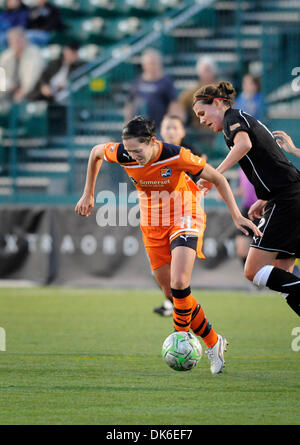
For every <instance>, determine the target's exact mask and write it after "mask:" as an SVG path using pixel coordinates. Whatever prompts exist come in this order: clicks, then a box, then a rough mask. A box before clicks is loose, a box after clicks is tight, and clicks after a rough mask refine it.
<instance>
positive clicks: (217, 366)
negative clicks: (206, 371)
mask: <svg viewBox="0 0 300 445" xmlns="http://www.w3.org/2000/svg"><path fill="white" fill-rule="evenodd" d="M227 345H228V342H227V340H226V338H224V337H222V335H218V341H217V343H216V344H215V346H213V347H211V348H207V349H206V351H205V353H206V354H207V357H208V360H210V371H211V373H212V374H220V372H222V369H223V368H224V366H225V360H224V352H225V351H226V346H227Z"/></svg>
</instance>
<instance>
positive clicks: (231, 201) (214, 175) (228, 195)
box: [200, 164, 262, 236]
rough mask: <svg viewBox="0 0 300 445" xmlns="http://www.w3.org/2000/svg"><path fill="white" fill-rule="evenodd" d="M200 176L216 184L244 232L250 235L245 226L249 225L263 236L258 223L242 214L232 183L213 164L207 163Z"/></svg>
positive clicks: (237, 224)
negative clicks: (231, 186)
mask: <svg viewBox="0 0 300 445" xmlns="http://www.w3.org/2000/svg"><path fill="white" fill-rule="evenodd" d="M200 176H201V178H203V179H205V180H206V181H208V182H211V183H212V184H214V185H215V186H216V188H217V190H218V192H219V193H220V195H221V196H222V198H223V200H224V201H225V203H226V205H227V207H228V210H229V212H230V214H231V217H232V219H233V222H234V224H235V226H236V227H237V228H238V229H239V230H240V231H241V232H243V233H244V234H245V235H248V234H249V233H248V231H247V230H246V229H245V227H248V228H249V229H251V230H252V231H253V233H254V234H255V235H256V236H262V233H261V231H260V230H259V229H258V228H257V227H256V225H255V224H254V223H253V222H252V221H250V220H249V219H247V218H244V217H243V215H242V214H241V212H240V210H239V208H238V206H237V203H236V201H235V198H234V196H233V193H232V190H231V188H230V185H229V183H228V181H227V179H226V178H225V177H224V176H223V175H222V174H221V173H219V172H218V171H217V170H215V169H214V168H213V167H212V166H211V165H209V164H206V165H205V167H204V169H203V170H202V172H201V175H200Z"/></svg>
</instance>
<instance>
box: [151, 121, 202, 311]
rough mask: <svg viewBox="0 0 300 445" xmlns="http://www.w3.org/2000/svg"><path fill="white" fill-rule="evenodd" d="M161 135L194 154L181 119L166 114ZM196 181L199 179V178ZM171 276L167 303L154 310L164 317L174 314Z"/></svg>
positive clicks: (165, 287)
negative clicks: (188, 144) (187, 144)
mask: <svg viewBox="0 0 300 445" xmlns="http://www.w3.org/2000/svg"><path fill="white" fill-rule="evenodd" d="M160 134H161V137H162V140H163V141H164V142H167V143H168V144H172V145H177V146H184V147H186V148H189V149H190V150H191V151H192V152H194V150H193V149H192V148H191V147H190V146H186V145H185V144H184V137H185V128H184V124H183V122H182V120H181V118H180V117H178V116H176V115H172V114H166V115H165V116H164V118H163V120H162V122H161V126H160ZM194 154H195V153H194ZM196 154H197V155H198V156H201V157H205V159H206V156H205V155H202V154H201V153H200V152H199V150H197V153H196ZM195 179H197V177H196V178H195ZM169 275H170V270H169V269H168V270H167V273H166V274H164V282H163V283H161V286H162V285H164V286H163V287H161V289H162V291H163V292H164V295H165V297H166V298H165V301H164V302H163V304H162V305H161V306H159V307H156V308H154V309H153V311H154V312H155V313H157V314H159V315H162V316H164V317H168V316H171V315H172V314H173V296H172V292H171V288H170V285H169V282H170V277H169ZM165 283H167V286H166V285H165Z"/></svg>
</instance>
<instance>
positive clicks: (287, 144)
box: [273, 130, 296, 154]
mask: <svg viewBox="0 0 300 445" xmlns="http://www.w3.org/2000/svg"><path fill="white" fill-rule="evenodd" d="M273 135H274V137H275V138H276V142H277V143H278V144H279V145H280V147H281V148H283V150H285V151H286V152H287V153H291V154H294V151H295V149H296V147H295V145H294V143H293V140H292V138H291V137H290V136H289V135H288V134H286V133H285V132H284V131H278V130H277V131H273ZM279 138H280V139H279Z"/></svg>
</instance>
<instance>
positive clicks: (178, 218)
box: [104, 141, 206, 228]
mask: <svg viewBox="0 0 300 445" xmlns="http://www.w3.org/2000/svg"><path fill="white" fill-rule="evenodd" d="M157 142H158V143H159V146H160V148H159V152H158V154H157V156H156V158H155V159H154V160H153V161H151V162H149V163H147V164H145V165H141V164H138V162H136V161H135V160H134V159H132V158H131V157H130V155H129V154H128V152H127V151H126V150H125V147H124V145H123V144H122V143H114V142H109V143H107V144H106V145H105V150H104V157H105V160H106V161H108V162H116V163H118V164H120V165H121V166H122V167H123V168H124V169H125V170H126V172H127V174H128V176H129V177H130V179H131V181H132V182H133V183H134V185H135V187H136V188H137V190H138V195H139V204H140V211H141V226H142V227H143V226H148V227H149V226H150V227H155V226H156V227H162V226H179V227H181V226H182V227H186V228H189V227H190V228H191V227H192V222H191V220H193V219H195V218H197V219H198V218H199V215H200V216H201V215H202V217H201V219H203V213H204V212H203V210H202V209H201V207H200V198H201V192H200V191H199V189H198V187H197V186H196V184H195V183H194V182H193V181H192V180H191V179H190V178H189V176H188V175H187V174H186V172H188V173H191V174H192V175H198V174H200V173H201V171H202V170H203V168H204V166H205V163H206V161H205V159H203V158H201V157H199V156H196V155H194V154H193V153H192V152H191V151H190V150H188V149H186V148H184V147H179V146H176V145H171V144H167V143H165V142H161V141H157Z"/></svg>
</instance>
